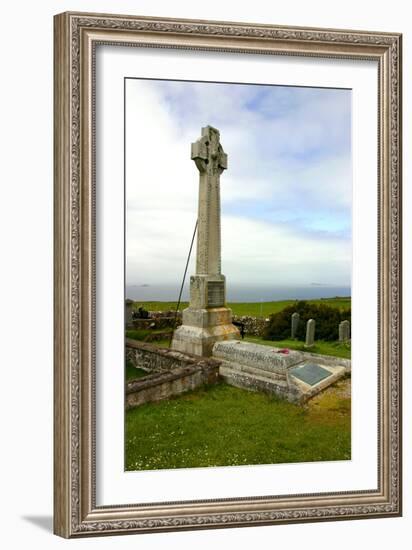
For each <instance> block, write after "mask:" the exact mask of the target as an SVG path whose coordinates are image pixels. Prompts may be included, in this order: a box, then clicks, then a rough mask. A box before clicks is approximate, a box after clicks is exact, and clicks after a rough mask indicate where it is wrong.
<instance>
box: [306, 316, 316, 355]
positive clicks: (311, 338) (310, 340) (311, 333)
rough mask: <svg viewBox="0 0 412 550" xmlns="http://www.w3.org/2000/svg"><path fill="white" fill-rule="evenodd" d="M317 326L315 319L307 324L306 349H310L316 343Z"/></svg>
mask: <svg viewBox="0 0 412 550" xmlns="http://www.w3.org/2000/svg"><path fill="white" fill-rule="evenodd" d="M315 326H316V322H315V319H309V321H308V322H307V324H306V341H305V347H306V348H310V347H312V346H313V344H314V343H315Z"/></svg>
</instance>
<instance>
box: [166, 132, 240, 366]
mask: <svg viewBox="0 0 412 550" xmlns="http://www.w3.org/2000/svg"><path fill="white" fill-rule="evenodd" d="M191 158H192V160H193V161H194V162H195V164H196V166H197V169H198V170H199V207H198V230H197V250H196V274H195V275H192V276H191V277H190V303H189V307H188V308H187V309H185V310H184V311H183V319H182V325H181V326H180V327H179V328H178V329H177V330H176V331H175V333H174V335H173V341H172V348H173V349H176V350H179V351H183V352H187V353H194V354H196V355H203V356H209V355H211V354H212V348H213V345H214V344H215V342H217V341H219V340H229V339H238V338H240V334H239V331H238V329H237V328H236V327H235V326H234V325H233V324H232V311H231V309H229V308H227V307H226V283H225V276H224V275H222V273H221V245H220V174H221V173H222V172H223V170H225V169H226V168H227V155H226V153H225V152H224V151H223V148H222V145H221V144H220V134H219V131H218V130H216V128H212V127H211V126H206V128H202V135H201V137H200V138H199V139H198V140H197V141H196V142H195V143H192V154H191Z"/></svg>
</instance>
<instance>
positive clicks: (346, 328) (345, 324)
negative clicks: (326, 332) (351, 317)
mask: <svg viewBox="0 0 412 550" xmlns="http://www.w3.org/2000/svg"><path fill="white" fill-rule="evenodd" d="M349 339H350V323H349V321H342V322H341V323H339V342H346V341H348V340H349Z"/></svg>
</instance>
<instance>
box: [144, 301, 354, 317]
mask: <svg viewBox="0 0 412 550" xmlns="http://www.w3.org/2000/svg"><path fill="white" fill-rule="evenodd" d="M296 301H297V300H281V301H275V302H230V303H228V304H227V306H228V307H230V308H231V309H232V311H233V314H234V315H250V316H251V317H265V318H266V317H268V316H269V315H270V314H271V313H277V312H278V311H282V309H284V308H285V307H287V306H290V305H293V304H294V303H295V302H296ZM307 301H308V302H311V303H314V304H325V305H328V306H333V307H337V308H339V309H348V308H350V307H351V299H350V297H349V298H345V297H336V298H322V299H319V300H307ZM176 305H177V302H134V304H133V308H134V309H138V308H139V306H143V307H144V308H145V309H147V310H148V311H175V309H176ZM188 305H189V304H188V302H181V303H180V307H179V311H182V310H183V309H185V308H186V307H188Z"/></svg>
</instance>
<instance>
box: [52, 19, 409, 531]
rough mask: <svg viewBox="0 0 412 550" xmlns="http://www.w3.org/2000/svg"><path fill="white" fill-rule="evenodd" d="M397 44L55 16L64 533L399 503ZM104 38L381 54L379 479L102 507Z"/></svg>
mask: <svg viewBox="0 0 412 550" xmlns="http://www.w3.org/2000/svg"><path fill="white" fill-rule="evenodd" d="M401 44H402V37H401V35H400V34H395V33H381V32H379V33H378V32H366V31H347V30H335V29H313V28H293V27H280V26H275V25H257V24H245V23H234V22H217V21H195V20H177V19H170V18H168V19H162V18H150V17H138V16H123V15H102V14H86V13H63V14H60V15H56V16H55V21H54V102H55V103H54V105H55V122H54V156H55V157H54V158H55V164H54V220H55V222H54V231H55V241H54V242H55V256H54V258H55V259H54V262H55V263H54V269H55V271H54V273H55V276H54V296H55V303H54V308H55V310H54V311H55V321H54V531H55V533H56V534H58V535H60V536H63V537H82V536H89V535H103V534H111V535H113V534H124V533H147V532H161V531H178V530H187V529H205V528H222V527H237V526H258V525H270V524H278V523H294V522H310V521H326V520H329V521H331V520H338V519H347V520H349V519H362V518H373V517H389V516H399V515H400V514H401V458H402V449H401V267H402V266H401V61H402V57H401ZM99 45H110V46H124V47H130V48H138V47H146V48H162V49H166V50H167V49H169V50H173V51H174V52H179V51H188V50H190V51H191V52H193V55H196V52H200V51H211V52H221V53H222V54H224V53H234V52H235V53H237V54H238V55H239V56H246V55H247V56H253V55H262V54H263V55H267V56H284V57H285V58H288V57H289V58H290V57H291V56H298V57H302V58H313V59H336V60H347V61H356V60H370V61H373V62H375V63H376V64H377V75H378V78H377V82H376V90H377V102H378V110H377V113H376V117H377V120H378V124H377V127H378V135H376V148H377V158H378V166H377V181H378V188H377V196H378V211H377V212H376V217H377V227H378V235H377V243H376V246H377V257H378V265H377V277H378V298H377V303H378V311H377V312H376V314H377V319H378V336H377V342H378V349H377V350H374V354H375V356H377V362H376V375H377V379H378V383H377V387H378V398H377V399H378V419H377V426H378V437H377V442H378V444H377V450H376V453H377V472H376V475H377V488H376V487H374V488H365V489H361V490H360V489H358V488H356V489H354V490H347V491H340V492H327V491H326V492H321V493H304V492H302V493H300V494H293V495H282V494H273V495H270V496H268V495H256V496H253V497H250V496H240V497H239V496H236V497H235V498H232V497H231V495H230V494H228V495H227V497H226V498H220V497H219V498H217V497H215V498H210V499H200V500H190V501H182V500H179V499H171V500H170V499H169V500H167V501H164V502H159V501H157V502H156V501H155V502H141V501H140V500H139V495H138V494H136V502H135V504H130V503H127V504H124V505H121V504H118V503H116V504H112V505H110V504H104V505H101V504H98V502H97V499H96V491H97V489H98V487H97V483H98V481H97V479H96V453H97V452H98V450H97V449H96V289H95V281H96V269H97V267H96V240H98V239H99V235H98V234H96V219H95V216H96V194H97V193H98V185H96V158H95V156H96V155H95V153H96V131H95V129H96V116H97V113H96V109H95V92H96V47H97V46H99ZM355 368H357V367H356V365H354V369H355ZM245 475H247V473H246V474H245Z"/></svg>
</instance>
